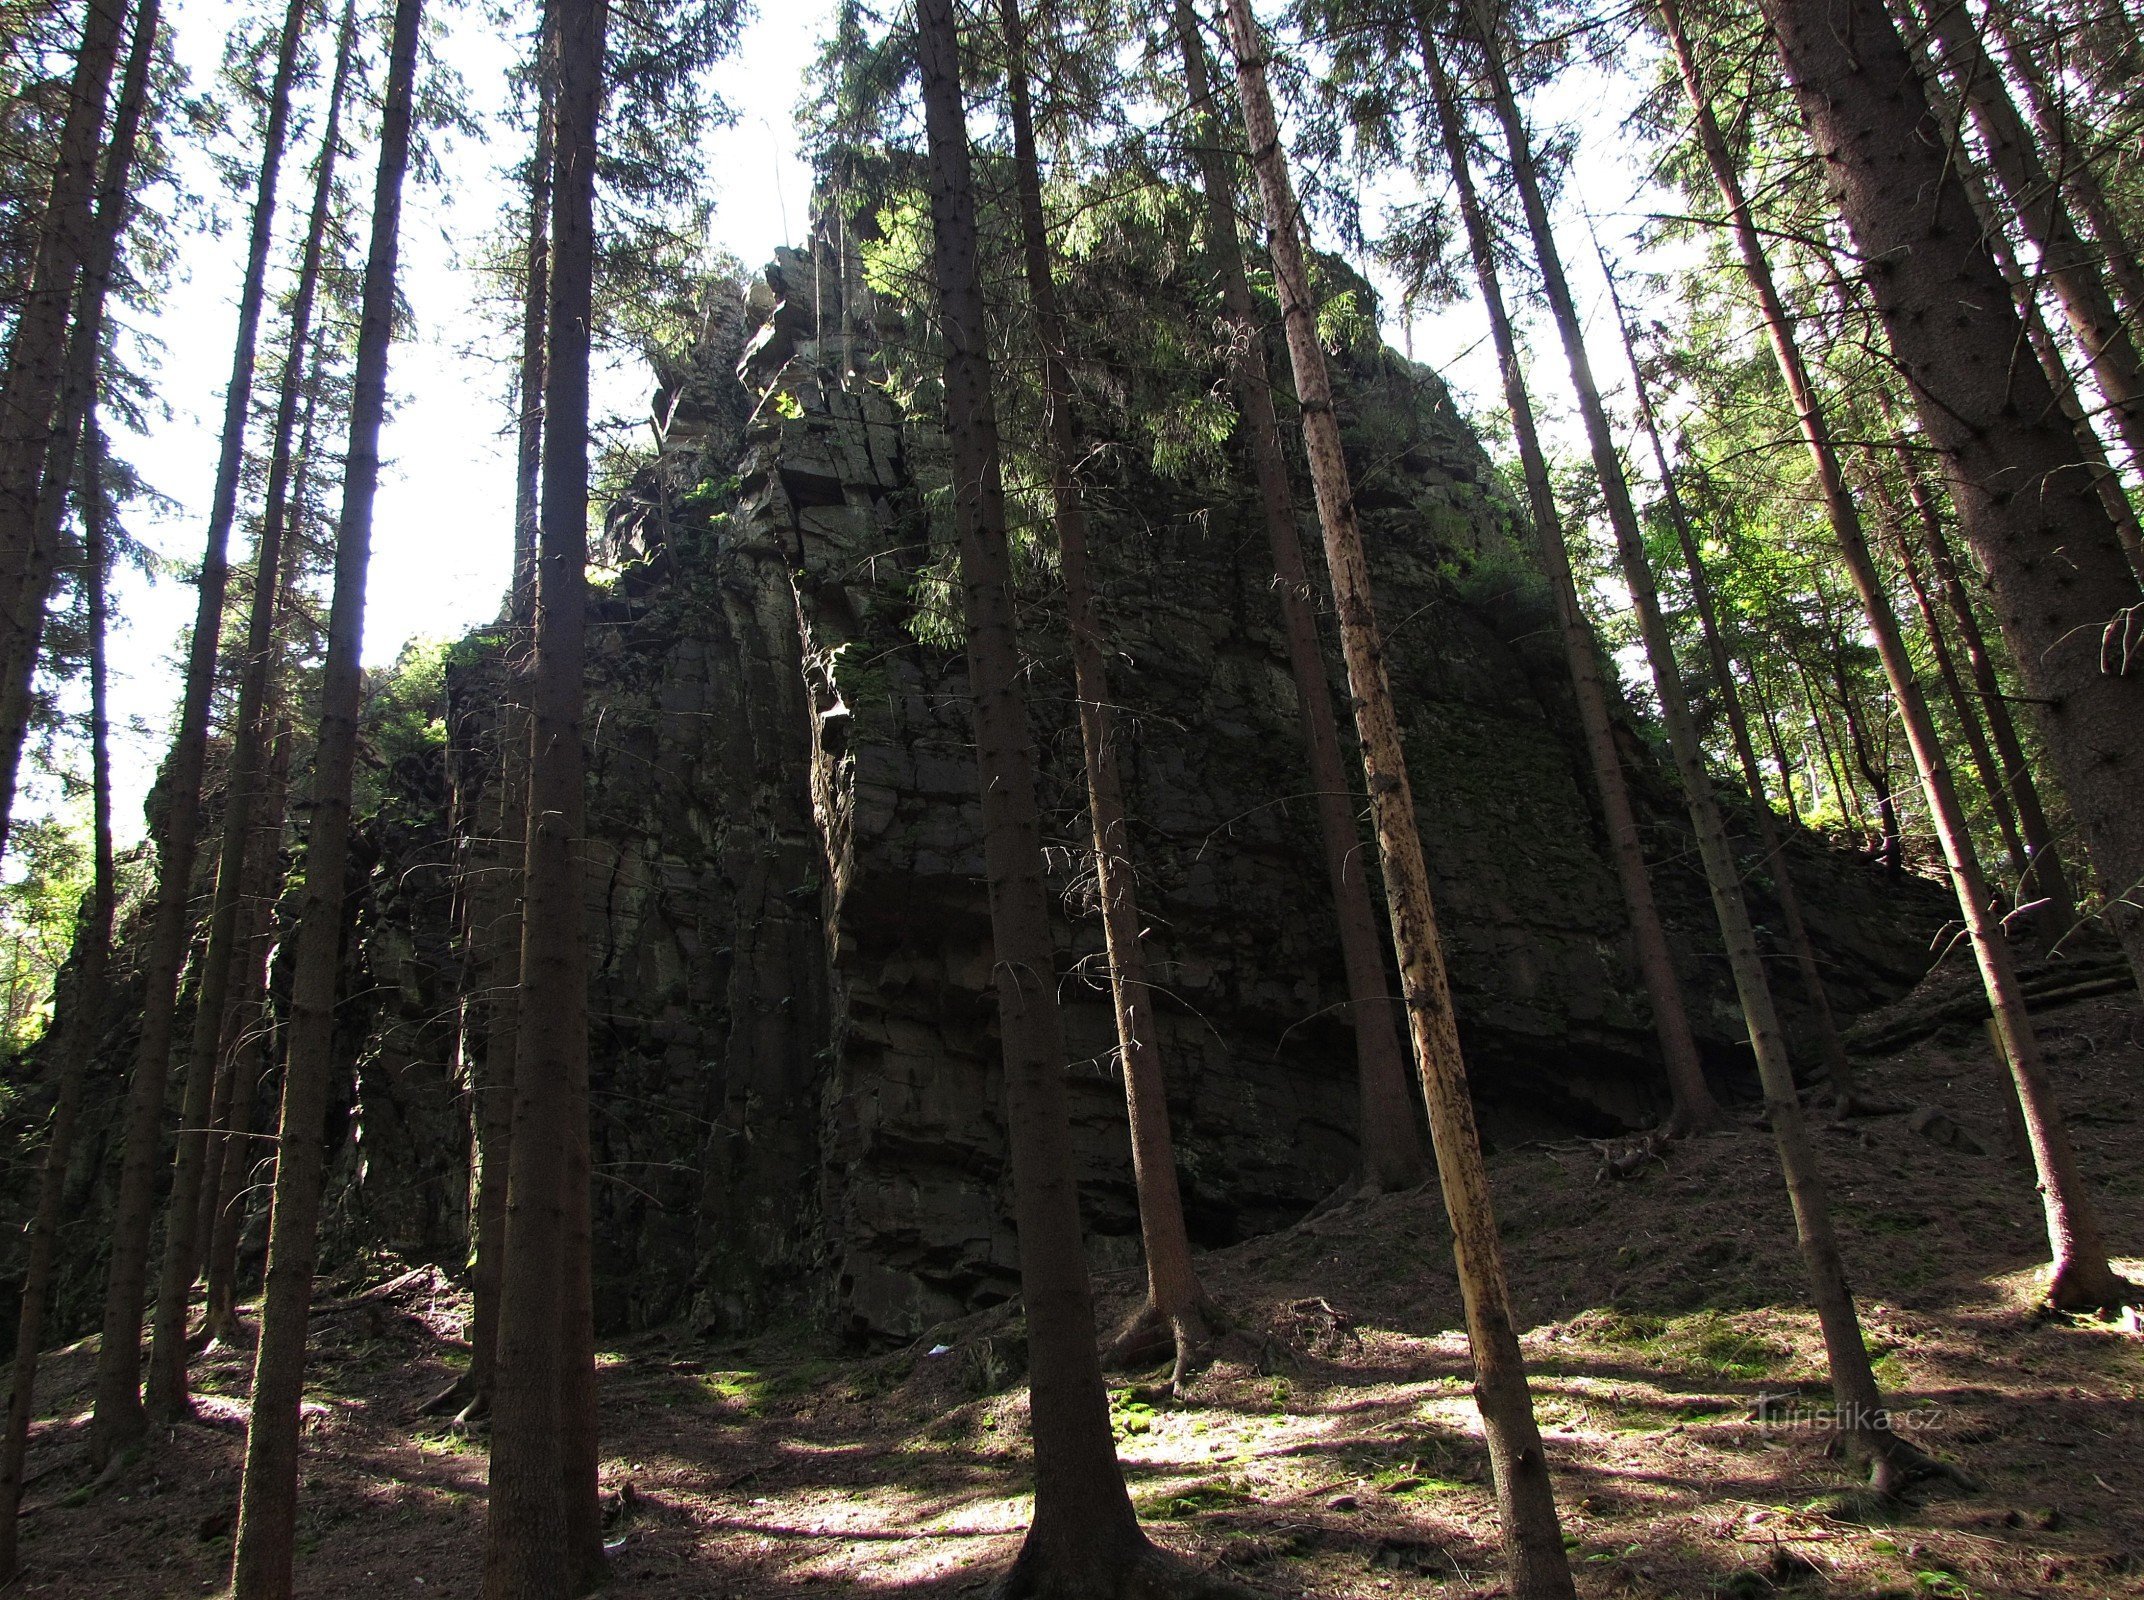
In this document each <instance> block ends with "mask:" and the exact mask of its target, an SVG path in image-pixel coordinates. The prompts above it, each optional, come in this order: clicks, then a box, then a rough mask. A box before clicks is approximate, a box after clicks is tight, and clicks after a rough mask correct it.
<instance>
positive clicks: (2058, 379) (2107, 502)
mask: <svg viewBox="0 0 2144 1600" xmlns="http://www.w3.org/2000/svg"><path fill="white" fill-rule="evenodd" d="M1910 55H1911V59H1912V61H1913V63H1914V65H1915V66H1916V67H1917V68H1918V69H1919V70H1920V73H1921V76H1922V80H1923V81H1924V82H1925V83H1926V84H1927V86H1928V93H1929V97H1930V102H1931V104H1933V105H1935V106H1936V107H1937V108H1938V110H1939V111H1940V112H1941V115H1942V120H1943V129H1944V134H1945V136H1946V137H1947V138H1948V140H1949V148H1950V152H1951V166H1952V170H1953V172H1955V174H1956V175H1957V178H1958V182H1959V184H1960V186H1961V187H1963V189H1964V190H1965V197H1966V203H1967V205H1969V206H1970V207H1971V208H1972V211H1973V215H1974V217H1975V218H1976V219H1978V221H1979V224H1980V229H1981V236H1982V239H1983V241H1984V242H1985V243H1986V245H1987V247H1988V253H1989V254H1990V255H1991V256H1993V257H1994V260H1995V268H1996V271H1997V272H1999V273H2000V274H2001V275H2002V279H2003V282H2004V283H2005V284H2007V285H2008V286H2009V289H2010V299H2011V302H2012V303H2013V304H2014V305H2015V306H2016V307H2017V312H2018V315H2019V316H2020V317H2021V318H2022V319H2024V323H2025V337H2026V340H2027V342H2028V343H2029V344H2031V346H2032V351H2033V354H2034V355H2036V356H2037V357H2039V361H2040V368H2041V370H2042V371H2043V372H2045V373H2046V374H2047V381H2048V383H2049V384H2050V385H2051V386H2052V387H2053V389H2054V391H2055V403H2056V405H2057V406H2059V407H2060V408H2061V411H2062V415H2063V417H2064V419H2065V420H2066V421H2067V422H2068V423H2069V427H2070V437H2071V438H2073V439H2074V440H2076V442H2077V449H2078V452H2079V455H2078V459H2079V460H2081V461H2082V462H2084V464H2085V466H2086V467H2087V468H2088V469H2089V470H2090V472H2091V474H2092V487H2093V489H2094V490H2095V491H2096V492H2097V493H2098V495H2099V502H2100V504H2101V505H2103V506H2105V507H2106V508H2107V515H2108V517H2109V518H2110V519H2112V521H2113V523H2114V531H2115V536H2116V537H2117V538H2118V539H2120V540H2121V543H2122V549H2123V550H2124V551H2125V552H2126V553H2127V554H2128V557H2129V564H2130V566H2131V567H2132V568H2134V569H2136V570H2137V571H2138V572H2140V573H2144V526H2140V525H2139V523H2138V522H2137V511H2136V507H2135V505H2134V504H2132V503H2131V501H2130V499H2129V491H2128V490H2127V489H2126V488H2125V487H2124V486H2123V483H2122V478H2121V474H2120V473H2118V472H2116V471H2115V470H2114V467H2113V464H2112V463H2111V462H2110V461H2109V460H2108V459H2107V447H2106V444H2105V442H2104V441H2103V440H2102V439H2101V438H2100V436H2099V430H2098V428H2096V427H2094V426H2093V424H2092V419H2091V418H2090V417H2089V416H2088V415H2087V414H2086V412H2085V405H2084V398H2083V396H2082V395H2081V394H2080V393H2079V390H2078V384H2077V375H2076V374H2075V373H2074V372H2072V371H2071V370H2070V358H2069V357H2068V356H2067V355H2066V354H2064V352H2063V349H2062V346H2061V344H2060V343H2059V342H2058V341H2057V340H2056V338H2055V335H2054V330H2053V329H2051V328H2050V327H2049V326H2048V325H2047V316H2046V313H2045V312H2044V310H2043V309H2042V307H2041V303H2040V295H2041V289H2042V285H2043V283H2045V282H2046V277H2045V274H2044V273H2041V272H2031V273H2028V272H2027V271H2026V269H2025V266H2024V264H2023V263H2022V262H2021V261H2020V260H2019V259H2018V253H2017V251H2016V249H2015V248H2014V247H2013V246H2012V244H2011V242H2010V234H2009V230H2008V226H2007V225H2006V223H2005V222H2004V215H2005V209H2004V206H2003V204H2002V203H2001V202H1998V201H1997V199H1996V198H1995V196H1994V195H1993V194H1992V193H1991V192H1990V191H1989V188H1988V184H1987V179H1986V174H1985V173H1983V172H1982V170H1981V168H1980V165H1979V160H1978V157H1977V156H1975V155H1974V153H1973V152H1972V150H1971V149H1970V148H1968V147H1967V145H1966V143H1965V136H1964V129H1963V124H1964V121H1965V118H1966V117H1967V115H1968V113H1967V112H1966V111H1964V110H1963V109H1961V108H1959V107H1958V106H1956V105H1955V104H1953V103H1951V102H1950V101H1948V100H1947V99H1946V98H1945V96H1944V92H1943V87H1944V86H1943V79H1942V75H1941V73H1940V71H1939V70H1938V68H1937V67H1936V65H1935V63H1934V61H1933V60H1932V59H1931V58H1930V56H1929V54H1928V51H1927V49H1926V47H1925V41H1916V42H1915V43H1914V44H1913V45H1912V46H1911V47H1910ZM1823 264H1824V267H1825V270H1826V271H1827V273H1829V274H1830V276H1831V278H1832V286H1833V288H1834V290H1835V291H1836V292H1837V294H1838V296H1839V301H1840V304H1841V305H1842V306H1843V305H1847V304H1849V303H1850V302H1851V301H1852V298H1853V296H1852V293H1851V291H1850V290H1848V288H1847V287H1846V284H1845V280H1844V279H1843V278H1841V277H1840V276H1839V274H1838V269H1837V267H1836V265H1835V264H1834V263H1833V262H1832V260H1831V258H1830V257H1829V256H1828V255H1827V256H1826V257H1825V258H1824V261H1823ZM2057 298H2058V299H2059V298H2060V295H2059V294H2058V295H2057Z"/></svg>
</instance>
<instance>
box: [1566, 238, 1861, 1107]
mask: <svg viewBox="0 0 2144 1600" xmlns="http://www.w3.org/2000/svg"><path fill="white" fill-rule="evenodd" d="M1595 243H1596V246H1598V241H1597V240H1596V241H1595ZM1601 273H1602V276H1603V277H1604V278H1605V279H1606V281H1607V284H1608V298H1609V301H1610V303H1611V305H1612V307H1613V309H1614V311H1615V318H1616V331H1617V332H1618V333H1619V334H1620V335H1621V336H1622V340H1623V355H1624V359H1625V360H1626V361H1627V362H1628V363H1629V365H1630V376H1631V383H1632V385H1633V386H1634V392H1635V393H1636V395H1637V400H1638V422H1639V425H1640V427H1642V428H1643V430H1644V432H1645V437H1646V440H1647V442H1648V443H1649V444H1650V446H1651V448H1652V454H1653V465H1654V467H1655V468H1656V469H1657V470H1658V472H1659V474H1660V487H1661V493H1662V494H1663V495H1664V496H1665V497H1666V499H1667V506H1668V523H1669V525H1670V526H1671V527H1672V528H1673V529H1674V530H1675V542H1676V545H1677V547H1678V548H1679V549H1680V550H1681V551H1682V559H1683V566H1684V568H1685V569H1686V570H1687V571H1688V572H1689V574H1690V598H1691V602H1692V603H1693V604H1694V605H1695V607H1696V608H1697V620H1698V629H1699V632H1700V633H1701V634H1702V635H1703V636H1704V640H1705V655H1706V659H1707V660H1708V661H1709V662H1710V664H1711V667H1712V676H1713V679H1714V681H1715V682H1716V683H1717V685H1718V692H1719V696H1720V705H1721V708H1722V709H1723V710H1724V711H1725V712H1726V714H1727V729H1728V734H1729V737H1730V738H1731V739H1732V740H1733V742H1734V747H1735V760H1736V763H1737V764H1738V765H1739V766H1740V768H1741V771H1742V783H1743V786H1744V787H1745V788H1747V789H1748V791H1749V797H1750V800H1751V801H1752V802H1753V805H1752V816H1753V819H1754V821H1755V822H1756V824H1757V847H1758V849H1760V850H1761V851H1763V853H1764V860H1765V863H1766V865H1767V867H1768V868H1769V869H1770V872H1771V876H1772V887H1773V889H1774V891H1775V892H1776V893H1777V894H1778V896H1779V913H1780V920H1781V921H1782V922H1783V923H1784V924H1785V925H1786V933H1787V948H1788V949H1789V950H1791V951H1792V952H1793V953H1794V966H1795V971H1796V972H1797V974H1798V975H1799V976H1800V978H1801V984H1802V993H1803V995H1804V997H1805V998H1806V999H1807V1000H1808V1002H1809V1012H1810V1015H1811V1016H1812V1017H1813V1018H1814V1019H1815V1021H1816V1036H1817V1054H1818V1055H1819V1057H1820V1058H1821V1059H1822V1061H1823V1063H1824V1073H1825V1076H1826V1077H1827V1078H1829V1079H1830V1081H1831V1092H1832V1096H1833V1099H1834V1101H1835V1103H1836V1108H1837V1111H1838V1114H1839V1115H1840V1116H1848V1115H1851V1114H1852V1113H1853V1112H1854V1111H1855V1110H1857V1109H1859V1108H1860V1104H1859V1098H1858V1096H1859V1090H1858V1087H1857V1085H1856V1083H1855V1077H1854V1068H1853V1063H1852V1061H1851V1060H1850V1059H1849V1058H1848V1057H1847V1054H1846V1043H1845V1041H1844V1040H1843V1039H1842V1038H1841V1037H1840V1036H1839V1024H1838V1019H1837V1018H1836V1017H1835V1016H1834V1015H1833V1014H1832V1009H1831V994H1830V991H1829V990H1827V989H1826V988H1825V986H1824V974H1823V969H1822V968H1821V967H1820V966H1819V965H1818V963H1817V959H1816V946H1815V945H1813V944H1812V943H1810V940H1809V924H1808V921H1807V919H1805V918H1804V917H1803V916H1802V897H1801V892H1800V890H1799V889H1797V888H1796V887H1795V883H1794V869H1793V867H1792V866H1791V865H1789V863H1788V861H1787V857H1786V842H1785V840H1784V839H1782V838H1781V837H1780V833H1779V819H1778V817H1777V816H1776V815H1774V813H1773V811H1772V802H1771V799H1770V797H1769V795H1768V794H1767V793H1766V789H1765V783H1764V770H1763V768H1762V767H1760V766H1759V765H1758V764H1757V745H1756V741H1755V740H1754V739H1752V738H1751V737H1750V731H1749V714H1748V712H1747V711H1746V710H1745V709H1744V708H1743V705H1742V692H1741V689H1740V687H1739V685H1738V684H1737V683H1736V681H1735V668H1734V662H1733V660H1732V659H1731V658H1730V657H1729V655H1728V652H1727V639H1726V636H1725V635H1724V634H1723V633H1722V632H1721V630H1720V616H1719V609H1718V607H1717V606H1716V605H1715V604H1714V603H1713V597H1712V574H1711V572H1710V571H1709V570H1708V569H1707V565H1706V562H1705V557H1704V553H1703V551H1702V550H1701V549H1700V547H1699V545H1698V541H1697V532H1696V529H1695V527H1694V525H1693V524H1692V522H1691V519H1690V515H1689V512H1688V510H1687V509H1686V508H1685V506H1684V504H1683V499H1682V491H1681V490H1680V489H1679V488H1678V487H1677V486H1676V482H1675V469H1674V467H1673V465H1672V464H1671V463H1670V462H1669V460H1668V452H1667V446H1666V444H1665V443H1664V442H1663V441H1662V439H1661V437H1660V418H1659V415H1658V413H1657V412H1655V410H1654V408H1653V398H1652V391H1651V386H1650V385H1649V384H1648V383H1647V382H1646V377H1645V371H1644V369H1643V368H1642V367H1641V366H1640V365H1639V364H1638V351H1637V346H1636V344H1635V343H1634V341H1633V339H1632V337H1631V331H1630V318H1629V316H1628V315H1627V314H1626V313H1625V311H1624V308H1623V298H1622V290H1621V289H1620V288H1619V287H1617V284H1616V279H1615V271H1614V268H1612V267H1611V266H1610V265H1609V263H1608V254H1607V252H1606V251H1605V250H1602V251H1601Z"/></svg>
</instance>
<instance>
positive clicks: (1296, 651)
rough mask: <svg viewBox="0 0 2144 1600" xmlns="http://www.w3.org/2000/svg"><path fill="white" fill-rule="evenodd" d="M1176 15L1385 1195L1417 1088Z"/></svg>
mask: <svg viewBox="0 0 2144 1600" xmlns="http://www.w3.org/2000/svg"><path fill="white" fill-rule="evenodd" d="M1175 21H1176V42H1177V48H1178V51H1179V52H1180V54H1181V55H1182V57H1183V64H1184V84H1185V90H1186V95H1187V98H1188V99H1189V100H1190V103H1191V112H1192V116H1193V118H1194V123H1193V131H1192V135H1191V137H1192V140H1193V141H1194V146H1195V148H1194V152H1193V153H1194V154H1195V155H1196V157H1197V160H1198V166H1199V181H1200V185H1201V187H1202V189H1203V190H1204V201H1205V207H1206V248H1207V250H1208V252H1209V253H1210V254H1211V255H1212V257H1213V260H1214V264H1215V267H1216V269H1217V271H1218V272H1219V275H1220V279H1221V310H1222V314H1223V316H1225V317H1226V318H1227V320H1228V340H1229V381H1230V383H1231V385H1232V386H1233V388H1234V390H1235V396H1236V405H1237V407H1238V409H1239V411H1240V412H1241V414H1242V417H1243V424H1244V431H1245V432H1246V433H1247V434H1248V435H1249V436H1250V446H1251V465H1252V470H1253V472H1254V473H1255V475H1256V477H1257V479H1258V499H1259V505H1260V508H1261V510H1262V511H1263V513H1264V517H1265V524H1266V538H1267V542H1268V543H1269V545H1270V546H1271V548H1272V553H1273V592H1274V594H1275V596H1276V597H1277V598H1278V599H1279V601H1280V613H1281V631H1282V634H1283V636H1284V637H1285V638H1286V639H1287V641H1288V666H1289V670H1290V672H1291V674H1292V675H1293V676H1294V678H1295V698H1296V702H1297V704H1298V705H1300V706H1301V708H1302V719H1303V743H1304V746H1305V749H1306V753H1307V755H1308V758H1309V766H1310V785H1311V789H1312V791H1313V792H1314V793H1315V795H1316V797H1317V812H1318V841H1319V843H1320V845H1321V846H1322V847H1323V849H1324V852H1325V875H1326V879H1327V881H1328V882H1329V883H1330V884H1331V885H1332V894H1333V912H1334V917H1335V920H1336V921H1337V922H1338V924H1339V928H1340V955H1341V960H1342V963H1343V965H1344V967H1345V970H1346V973H1347V992H1348V1011H1349V1015H1350V1016H1351V1018H1352V1019H1353V1022H1354V1025H1355V1081H1356V1114H1357V1118H1358V1120H1359V1123H1360V1127H1361V1133H1360V1139H1361V1146H1362V1172H1363V1178H1364V1181H1365V1182H1366V1183H1369V1184H1373V1185H1375V1186H1376V1187H1377V1188H1379V1189H1383V1190H1387V1191H1391V1190H1397V1189H1408V1188H1412V1187H1414V1186H1415V1185H1416V1184H1418V1183H1421V1182H1422V1181H1423V1180H1424V1179H1426V1178H1427V1177H1428V1176H1429V1158H1428V1152H1427V1151H1425V1150H1424V1149H1423V1147H1422V1135H1421V1131H1420V1128H1419V1126H1418V1123H1419V1117H1418V1115H1417V1113H1416V1111H1415V1105H1416V1096H1415V1092H1414V1089H1413V1087H1412V1086H1411V1085H1410V1084H1409V1082H1408V1078H1407V1073H1408V1062H1407V1057H1406V1052H1405V1051H1404V1049H1403V1048H1402V1047H1401V1043H1400V1007H1399V1006H1398V1005H1397V1004H1395V1003H1394V1001H1393V999H1392V984H1391V980H1390V979H1389V978H1388V977H1387V976H1386V972H1385V956H1384V949H1383V941H1382V940H1381V939H1380V938H1379V936H1378V931H1377V911H1376V908H1375V907H1374V906H1373V905H1372V904H1371V901H1370V880H1369V873H1368V870H1367V868H1366V865H1365V860H1366V858H1365V855H1364V852H1363V849H1362V834H1361V829H1360V827H1359V826H1358V824H1357V820H1356V807H1357V801H1356V793H1357V791H1356V788H1355V785H1354V784H1353V783H1351V782H1350V781H1349V779H1348V776H1347V766H1346V763H1345V762H1344V760H1343V759H1342V757H1341V754H1340V731H1339V728H1338V727H1337V725H1336V724H1335V720H1334V717H1333V694H1332V685H1331V684H1330V683H1329V682H1328V681H1327V679H1326V673H1325V655H1324V652H1323V650H1321V649H1320V647H1319V644H1318V619H1317V614H1316V611H1315V609H1314V608H1313V604H1312V588H1311V580H1310V577H1309V574H1308V573H1307V572H1306V571H1305V569H1304V565H1303V547H1302V544H1301V542H1300V541H1299V540H1298V538H1297V536H1296V528H1295V492H1294V490H1293V489H1292V488H1290V487H1289V483H1288V463H1287V458H1286V456H1285V455H1283V454H1282V451H1281V438H1280V423H1279V419H1278V418H1277V417H1276V416H1275V414H1274V409H1273V384H1272V378H1271V375H1270V374H1269V373H1268V371H1267V368H1266V344H1265V329H1264V328H1263V327H1262V326H1261V325H1260V318H1259V314H1258V307H1257V302H1256V301H1255V300H1253V298H1252V296H1251V286H1250V281H1249V279H1248V278H1247V277H1246V276H1245V274H1244V269H1243V245H1242V241H1241V238H1240V236H1239V235H1238V233H1237V231H1236V186H1235V183H1234V182H1233V181H1232V179H1231V177H1230V168H1229V162H1228V159H1227V157H1226V155H1225V154H1224V152H1223V150H1222V145H1221V125H1220V122H1219V120H1218V118H1217V116H1216V113H1215V111H1214V105H1213V91H1212V86H1211V83H1210V81H1209V79H1208V77H1207V71H1206V45H1205V41H1204V40H1203V39H1202V38H1201V37H1200V34H1199V25H1198V20H1197V17H1196V15H1195V13H1194V11H1193V9H1192V5H1191V0H1175Z"/></svg>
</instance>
